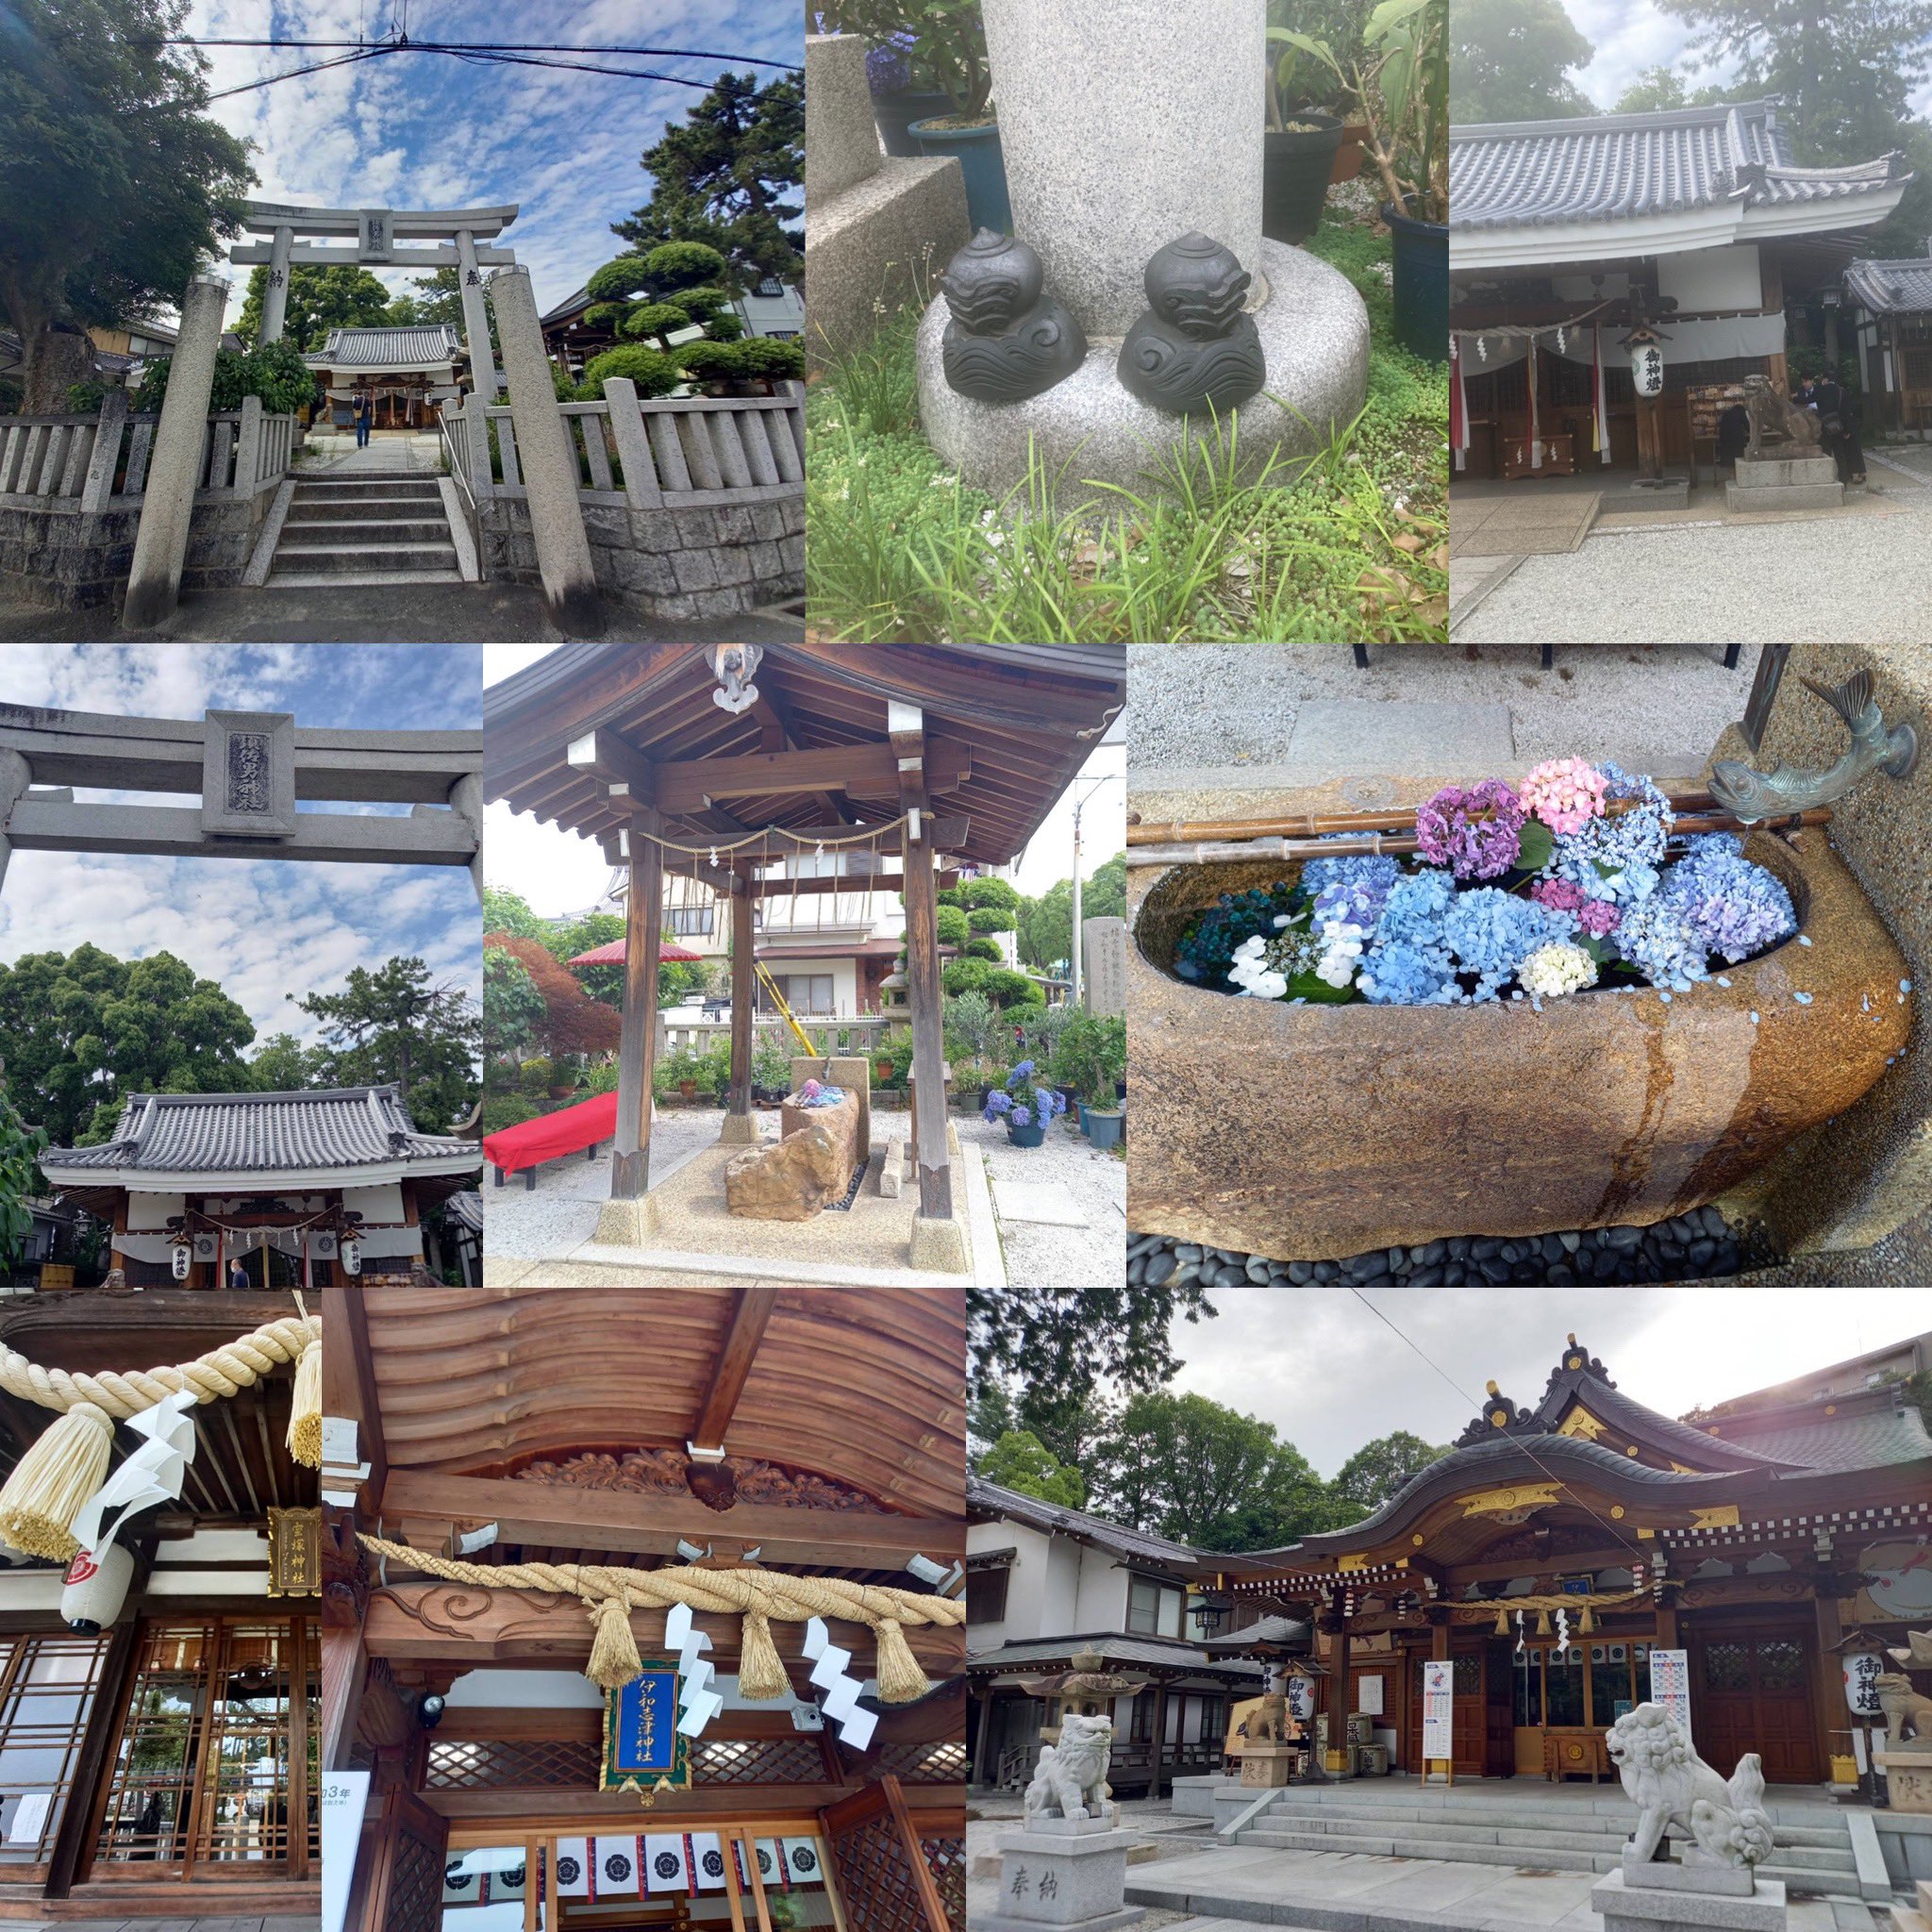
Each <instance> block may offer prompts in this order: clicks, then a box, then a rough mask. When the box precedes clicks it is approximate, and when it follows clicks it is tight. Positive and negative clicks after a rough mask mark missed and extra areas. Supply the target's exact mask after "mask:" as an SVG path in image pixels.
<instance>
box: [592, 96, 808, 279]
mask: <svg viewBox="0 0 1932 1932" xmlns="http://www.w3.org/2000/svg"><path fill="white" fill-rule="evenodd" d="M642 165H643V168H644V171H645V172H646V173H647V174H648V175H650V176H651V178H652V183H653V186H652V190H651V198H650V200H649V201H648V202H646V203H645V204H644V206H643V207H642V208H639V209H638V210H637V212H636V213H635V214H633V215H632V216H631V217H630V218H629V220H627V221H623V222H618V223H615V224H613V225H612V232H613V233H615V234H616V235H618V236H620V237H622V238H623V240H625V242H629V243H630V244H631V246H632V247H633V248H636V249H640V250H647V249H650V248H652V247H654V246H655V245H656V244H657V243H658V242H704V243H706V244H707V245H708V247H711V248H715V249H716V250H717V251H718V252H719V254H721V255H722V256H724V258H725V261H726V264H727V266H726V269H725V272H724V273H725V281H726V286H727V288H729V290H730V291H731V292H732V293H733V294H742V293H743V292H744V291H745V290H746V289H748V288H749V287H751V286H752V285H753V284H755V283H756V282H758V280H759V279H760V278H761V277H763V276H765V275H776V276H777V277H778V278H779V279H780V280H781V281H792V280H795V279H796V278H797V277H798V276H799V275H801V274H802V273H803V272H804V267H805V255H804V234H803V228H802V225H801V218H802V215H803V206H802V204H801V202H800V201H799V199H798V198H797V193H796V191H797V190H798V189H799V188H800V186H801V185H802V184H803V183H804V180H805V82H804V80H803V78H802V77H800V76H798V75H785V76H784V77H782V78H780V79H777V80H772V81H767V82H765V83H764V84H763V85H762V86H760V85H759V84H758V80H757V79H756V77H755V76H753V75H737V74H726V75H723V76H721V78H720V79H719V81H718V84H717V86H716V87H714V88H713V89H712V90H711V92H709V93H708V94H707V95H706V96H705V98H704V99H703V100H702V101H700V102H699V103H698V105H697V106H696V107H695V108H692V109H691V112H690V114H689V115H688V116H687V118H686V119H685V121H684V122H683V123H682V124H681V125H677V126H672V127H667V128H666V129H665V131H664V134H663V136H662V138H661V139H660V140H659V141H658V143H657V145H656V146H655V147H648V148H646V149H645V150H644V153H643V159H642Z"/></svg>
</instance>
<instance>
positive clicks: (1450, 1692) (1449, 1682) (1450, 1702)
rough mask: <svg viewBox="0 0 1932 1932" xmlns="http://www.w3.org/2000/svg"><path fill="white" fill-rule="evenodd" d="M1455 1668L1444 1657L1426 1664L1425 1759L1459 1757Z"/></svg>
mask: <svg viewBox="0 0 1932 1932" xmlns="http://www.w3.org/2000/svg"><path fill="white" fill-rule="evenodd" d="M1455 1732H1456V1666H1455V1665H1454V1664H1453V1663H1451V1662H1449V1661H1448V1660H1447V1659H1446V1658H1444V1659H1443V1660H1442V1661H1441V1662H1440V1663H1438V1662H1435V1661H1433V1660H1431V1661H1429V1662H1426V1663H1424V1665H1423V1757H1424V1759H1433V1758H1440V1759H1441V1760H1442V1761H1443V1762H1445V1763H1446V1762H1448V1761H1449V1760H1450V1759H1451V1758H1453V1757H1455V1756H1456V1745H1455Z"/></svg>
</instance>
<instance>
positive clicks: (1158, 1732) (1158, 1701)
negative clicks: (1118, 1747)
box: [1147, 1677, 1167, 1798]
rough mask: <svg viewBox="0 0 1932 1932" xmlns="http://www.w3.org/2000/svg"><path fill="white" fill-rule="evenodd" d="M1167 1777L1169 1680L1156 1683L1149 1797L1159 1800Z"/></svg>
mask: <svg viewBox="0 0 1932 1932" xmlns="http://www.w3.org/2000/svg"><path fill="white" fill-rule="evenodd" d="M1166 1777H1167V1679H1166V1678H1165V1677H1157V1678H1156V1679H1155V1682H1154V1738H1153V1749H1152V1750H1151V1751H1150V1752H1149V1754H1148V1762H1147V1795H1148V1796H1149V1797H1150V1798H1158V1797H1159V1796H1160V1795H1161V1789H1162V1786H1163V1784H1164V1783H1165V1781H1166Z"/></svg>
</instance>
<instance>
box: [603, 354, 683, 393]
mask: <svg viewBox="0 0 1932 1932" xmlns="http://www.w3.org/2000/svg"><path fill="white" fill-rule="evenodd" d="M613 375H626V376H628V377H629V378H630V379H631V381H633V382H634V383H636V384H637V386H638V393H639V395H641V396H664V395H669V394H670V393H671V391H673V390H675V388H676V387H677V384H678V373H677V366H676V364H675V363H674V362H673V361H672V359H671V358H670V357H669V356H667V355H665V353H664V352H663V350H661V349H649V348H646V347H645V346H644V344H643V343H642V342H626V343H625V344H624V345H623V346H622V347H620V348H615V349H606V350H605V351H604V353H603V354H602V355H601V356H595V357H592V358H591V366H590V367H589V368H588V369H586V370H585V371H584V387H585V388H586V389H588V390H590V391H592V393H593V394H595V395H598V396H601V395H602V394H603V392H604V385H605V384H606V383H607V382H608V381H609V379H610V378H611V377H612V376H613Z"/></svg>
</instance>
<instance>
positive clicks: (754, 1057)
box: [751, 1033, 791, 1107]
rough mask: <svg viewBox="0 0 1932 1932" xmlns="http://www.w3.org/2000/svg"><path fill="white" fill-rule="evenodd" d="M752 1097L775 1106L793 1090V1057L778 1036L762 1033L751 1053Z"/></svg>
mask: <svg viewBox="0 0 1932 1932" xmlns="http://www.w3.org/2000/svg"><path fill="white" fill-rule="evenodd" d="M751 1079H752V1097H753V1099H755V1100H761V1101H763V1102H764V1103H765V1104H766V1105H767V1106H768V1107H769V1106H775V1105H776V1104H777V1103H778V1102H779V1101H781V1100H783V1099H784V1098H785V1096H786V1095H787V1094H788V1093H790V1092H791V1057H790V1056H789V1055H788V1054H787V1053H786V1051H785V1049H784V1047H783V1045H781V1044H780V1042H779V1041H778V1039H777V1036H776V1035H775V1034H773V1033H762V1034H760V1035H759V1036H758V1042H757V1044H756V1045H754V1046H753V1048H752V1054H751Z"/></svg>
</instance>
